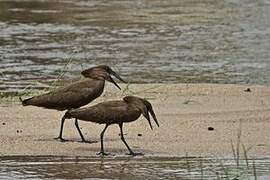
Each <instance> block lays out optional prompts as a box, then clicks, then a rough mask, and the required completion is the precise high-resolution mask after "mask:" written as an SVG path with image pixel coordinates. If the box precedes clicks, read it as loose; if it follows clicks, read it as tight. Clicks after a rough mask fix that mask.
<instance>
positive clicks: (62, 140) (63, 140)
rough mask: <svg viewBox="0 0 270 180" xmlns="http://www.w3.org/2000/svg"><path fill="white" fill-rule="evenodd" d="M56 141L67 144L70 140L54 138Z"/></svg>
mask: <svg viewBox="0 0 270 180" xmlns="http://www.w3.org/2000/svg"><path fill="white" fill-rule="evenodd" d="M54 139H55V140H59V141H60V142H66V141H68V140H66V139H63V138H62V137H60V136H59V137H57V138H54Z"/></svg>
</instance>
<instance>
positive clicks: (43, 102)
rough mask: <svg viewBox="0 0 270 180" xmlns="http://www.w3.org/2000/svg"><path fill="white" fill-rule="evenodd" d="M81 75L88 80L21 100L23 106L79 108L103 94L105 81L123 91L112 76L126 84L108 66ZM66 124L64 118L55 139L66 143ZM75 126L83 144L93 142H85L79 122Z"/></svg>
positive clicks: (94, 68)
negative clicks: (64, 130)
mask: <svg viewBox="0 0 270 180" xmlns="http://www.w3.org/2000/svg"><path fill="white" fill-rule="evenodd" d="M81 74H82V75H83V76H84V77H86V79H84V80H81V81H77V82H74V83H72V84H69V85H67V86H65V87H60V88H58V89H55V90H54V91H51V92H49V93H46V94H42V95H39V96H34V97H31V98H28V99H25V100H22V99H21V98H20V100H21V101H22V105H23V106H28V105H32V106H38V107H43V108H47V109H56V110H59V111H63V110H70V109H74V108H79V107H81V106H84V105H86V104H88V103H90V102H91V101H93V100H94V99H96V98H97V97H99V96H100V95H101V94H102V92H103V89H104V85H105V80H107V81H109V82H111V83H113V84H114V85H115V86H117V87H118V88H119V89H120V90H121V88H120V87H119V86H118V85H117V83H116V82H115V81H114V80H113V78H112V77H111V75H113V76H115V77H116V78H117V79H119V80H120V81H122V82H125V81H124V80H123V79H122V78H121V77H120V76H119V75H118V74H117V73H116V72H114V71H113V70H112V69H111V68H110V67H109V66H106V65H100V66H96V67H93V68H90V69H86V70H84V71H82V72H81ZM64 122H65V119H64V118H62V120H61V127H60V133H59V136H58V137H57V138H55V139H59V140H61V141H65V139H63V137H62V131H63V126H64ZM75 126H76V128H77V130H78V132H79V134H80V136H81V139H82V142H91V141H85V138H84V137H83V135H82V132H81V131H80V128H79V125H78V121H77V120H75Z"/></svg>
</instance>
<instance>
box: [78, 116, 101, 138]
mask: <svg viewBox="0 0 270 180" xmlns="http://www.w3.org/2000/svg"><path fill="white" fill-rule="evenodd" d="M75 126H76V128H77V130H78V132H79V134H80V136H81V139H82V142H84V143H96V142H97V141H86V140H85V139H84V137H83V134H82V131H81V130H80V127H79V123H78V119H77V118H76V119H75Z"/></svg>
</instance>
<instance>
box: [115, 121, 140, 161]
mask: <svg viewBox="0 0 270 180" xmlns="http://www.w3.org/2000/svg"><path fill="white" fill-rule="evenodd" d="M119 127H120V132H121V140H122V141H123V142H124V144H125V145H126V147H127V148H128V150H129V154H128V155H132V156H138V155H143V154H142V153H134V152H133V151H132V150H131V149H130V147H129V146H128V144H127V142H126V140H125V138H124V135H123V123H120V124H119Z"/></svg>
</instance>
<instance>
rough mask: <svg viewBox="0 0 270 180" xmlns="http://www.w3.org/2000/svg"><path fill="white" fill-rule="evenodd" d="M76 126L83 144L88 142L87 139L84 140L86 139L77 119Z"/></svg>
mask: <svg viewBox="0 0 270 180" xmlns="http://www.w3.org/2000/svg"><path fill="white" fill-rule="evenodd" d="M75 126H76V128H77V130H78V132H79V134H80V136H81V139H82V142H86V141H85V139H84V137H83V134H82V132H81V130H80V127H79V124H78V119H77V118H76V119H75Z"/></svg>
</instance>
